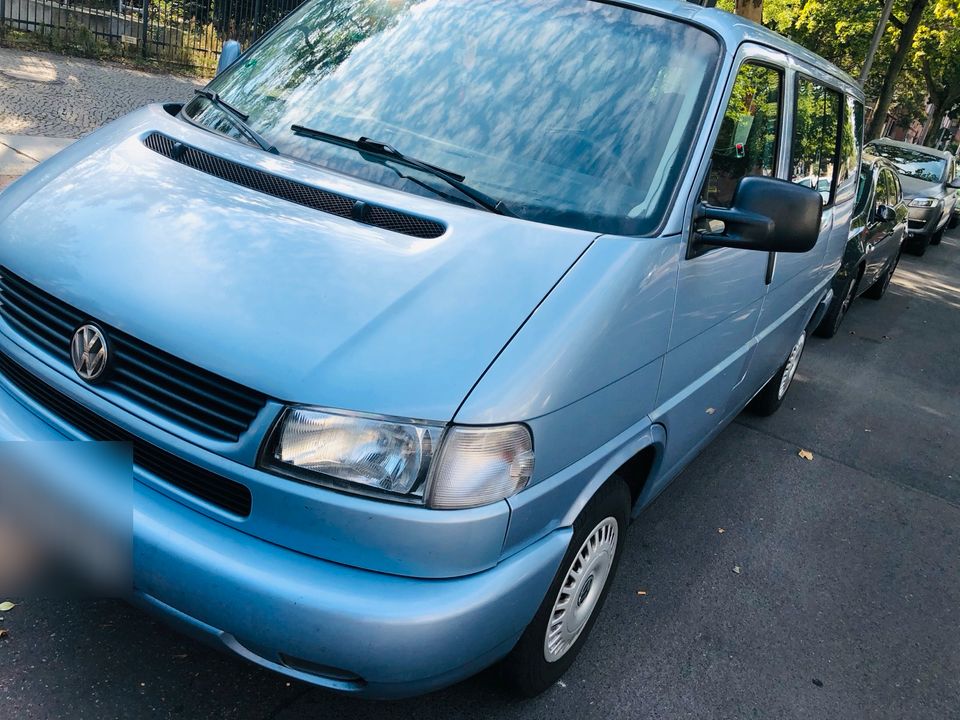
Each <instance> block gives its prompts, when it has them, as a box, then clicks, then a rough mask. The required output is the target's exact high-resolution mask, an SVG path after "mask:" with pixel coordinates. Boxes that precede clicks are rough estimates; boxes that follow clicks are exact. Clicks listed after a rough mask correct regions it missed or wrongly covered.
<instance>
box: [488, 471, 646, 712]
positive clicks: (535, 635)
mask: <svg viewBox="0 0 960 720" xmlns="http://www.w3.org/2000/svg"><path fill="white" fill-rule="evenodd" d="M629 515H630V491H629V490H628V489H627V485H626V483H624V482H623V480H621V479H619V478H617V477H613V478H611V479H610V480H608V481H607V482H606V483H605V484H604V485H603V487H601V488H600V490H598V491H597V494H596V495H594V496H593V498H592V499H591V500H590V502H588V503H587V505H586V506H585V507H584V509H583V510H582V511H581V513H580V515H579V516H578V517H577V519H576V521H575V522H574V523H573V539H572V540H571V541H570V547H569V548H568V549H567V553H566V555H564V558H563V562H561V563H560V569H559V570H558V571H557V574H556V576H555V577H554V579H553V583H552V584H551V585H550V589H549V590H548V591H547V594H546V596H545V597H544V599H543V602H542V603H541V604H540V607H539V609H538V610H537V614H536V615H535V616H534V618H533V620H532V621H531V622H530V624H529V625H528V626H527V629H526V630H524V632H523V635H522V636H521V637H520V640H519V641H518V642H517V645H516V647H514V649H513V650H512V651H511V652H510V654H509V655H508V656H507V657H506V659H504V661H503V663H502V664H501V666H500V671H501V676H502V677H503V680H504V681H505V683H506V684H507V685H509V686H510V687H511V688H512V689H513V690H514V691H516V692H517V693H518V694H519V695H521V696H523V697H533V696H535V695H539V694H540V693H542V692H543V691H544V690H546V689H547V688H549V687H550V686H551V685H553V684H554V683H555V682H556V681H557V680H559V679H560V677H561V676H562V675H563V674H564V673H565V672H566V671H567V668H569V667H570V666H571V665H572V664H573V661H574V660H575V659H576V657H577V654H578V653H579V652H580V649H581V648H582V647H583V644H584V643H585V642H586V639H587V636H588V635H589V634H590V630H591V629H592V628H593V624H594V623H595V622H596V620H597V615H598V614H599V613H600V608H601V607H603V602H604V600H606V597H607V594H608V593H609V591H610V585H611V583H612V582H613V577H614V574H615V573H616V571H617V565H618V564H619V562H620V552H621V550H622V548H623V540H624V534H625V532H626V529H627V519H628V517H629Z"/></svg>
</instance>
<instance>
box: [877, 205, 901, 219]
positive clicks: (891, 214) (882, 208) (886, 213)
mask: <svg viewBox="0 0 960 720" xmlns="http://www.w3.org/2000/svg"><path fill="white" fill-rule="evenodd" d="M874 216H875V217H876V219H877V220H878V221H880V222H894V221H895V220H896V219H897V211H896V210H894V209H893V208H892V207H890V206H889V205H877V210H876V212H875V213H874Z"/></svg>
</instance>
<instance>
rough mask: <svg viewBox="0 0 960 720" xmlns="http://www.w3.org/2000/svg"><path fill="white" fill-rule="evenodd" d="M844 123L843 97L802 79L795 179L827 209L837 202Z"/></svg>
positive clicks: (795, 128)
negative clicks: (821, 199)
mask: <svg viewBox="0 0 960 720" xmlns="http://www.w3.org/2000/svg"><path fill="white" fill-rule="evenodd" d="M840 120H841V114H840V93H838V92H836V91H835V90H831V89H830V88H827V87H825V86H823V85H821V84H820V83H818V82H817V81H815V80H811V79H810V78H806V77H803V76H800V77H798V78H797V102H796V112H795V117H794V123H793V162H792V167H793V170H792V176H791V179H792V180H793V182H795V183H798V184H800V185H805V186H806V187H809V188H813V189H814V190H817V191H818V192H819V193H820V195H821V197H823V204H824V205H829V204H830V203H831V202H832V201H833V191H834V185H835V178H836V177H837V170H838V169H839V168H838V165H839V162H840V159H839V142H838V140H839V137H840ZM844 163H846V159H844Z"/></svg>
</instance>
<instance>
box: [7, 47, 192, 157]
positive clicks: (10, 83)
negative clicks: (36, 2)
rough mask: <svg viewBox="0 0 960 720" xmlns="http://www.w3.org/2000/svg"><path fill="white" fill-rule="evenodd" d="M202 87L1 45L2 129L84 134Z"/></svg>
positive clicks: (168, 77)
mask: <svg viewBox="0 0 960 720" xmlns="http://www.w3.org/2000/svg"><path fill="white" fill-rule="evenodd" d="M202 85H203V81H200V80H195V79H192V78H184V77H177V76H173V75H156V74H153V73H146V72H141V71H139V70H133V69H131V68H126V67H122V66H119V65H113V64H108V63H101V62H97V61H95V60H84V59H81V58H71V57H64V56H61V55H53V54H50V53H41V52H32V51H26V50H15V49H10V48H0V133H7V134H11V135H47V136H50V137H73V138H76V137H81V136H82V135H86V134H87V133H90V132H93V131H94V130H96V129H97V128H98V127H100V126H101V125H103V124H104V123H107V122H109V121H111V120H113V119H115V118H118V117H120V116H121V115H124V114H126V113H128V112H130V111H131V110H134V109H136V108H138V107H141V106H143V105H147V104H149V103H152V102H157V101H160V100H184V99H186V98H188V97H189V96H190V95H191V94H192V92H193V89H194V88H197V87H201V86H202Z"/></svg>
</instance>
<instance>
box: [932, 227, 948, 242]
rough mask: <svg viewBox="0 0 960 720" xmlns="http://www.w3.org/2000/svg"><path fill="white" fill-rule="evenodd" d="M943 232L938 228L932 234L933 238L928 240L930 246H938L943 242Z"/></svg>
mask: <svg viewBox="0 0 960 720" xmlns="http://www.w3.org/2000/svg"><path fill="white" fill-rule="evenodd" d="M944 230H945V228H940V229H939V230H937V231H936V232H935V233H934V234H933V237H932V238H930V244H931V245H939V244H940V242H941V241H942V240H943V232H944Z"/></svg>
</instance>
